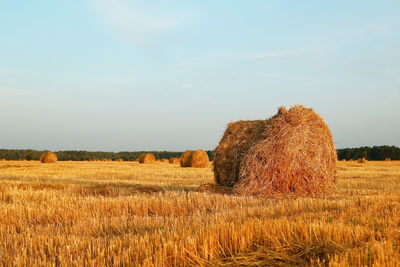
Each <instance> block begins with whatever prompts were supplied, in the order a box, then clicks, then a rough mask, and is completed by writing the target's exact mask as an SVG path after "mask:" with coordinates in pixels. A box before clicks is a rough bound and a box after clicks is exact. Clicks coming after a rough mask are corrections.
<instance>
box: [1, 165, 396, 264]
mask: <svg viewBox="0 0 400 267" xmlns="http://www.w3.org/2000/svg"><path fill="white" fill-rule="evenodd" d="M212 182H213V173H212V169H211V165H210V168H207V169H195V168H180V167H179V165H177V164H168V163H161V162H160V163H159V162H157V163H154V164H138V163H136V162H59V163H57V164H40V163H39V162H34V161H2V162H0V265H2V266H8V265H26V266H50V265H52V266H56V265H57V266H59V265H61V266H82V265H87V266H100V265H130V266H141V265H143V266H174V265H177V266H183V265H205V266H215V265H222V266H240V265H242V266H265V265H267V266H268V265H273V266H296V265H297V266H305V265H313V266H324V265H328V264H329V266H349V265H353V266H363V265H366V266H369V265H376V266H379V265H384V266H396V265H397V266H399V265H400V162H367V163H366V164H359V163H356V162H339V164H338V183H337V190H336V193H335V194H334V195H332V196H329V197H326V198H269V199H265V198H264V199H263V198H247V197H238V196H234V195H231V194H229V192H225V193H223V192H222V193H212V192H196V189H197V188H198V187H199V186H201V185H203V184H207V183H212Z"/></svg>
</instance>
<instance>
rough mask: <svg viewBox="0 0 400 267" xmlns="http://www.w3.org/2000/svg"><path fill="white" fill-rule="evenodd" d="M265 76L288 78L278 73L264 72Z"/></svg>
mask: <svg viewBox="0 0 400 267" xmlns="http://www.w3.org/2000/svg"><path fill="white" fill-rule="evenodd" d="M262 76H263V77H264V78H274V79H284V78H286V77H285V76H283V75H281V74H277V73H264V74H263V75H262Z"/></svg>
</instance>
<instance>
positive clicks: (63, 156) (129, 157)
mask: <svg viewBox="0 0 400 267" xmlns="http://www.w3.org/2000/svg"><path fill="white" fill-rule="evenodd" d="M44 152H45V151H43V150H32V149H22V150H17V149H0V159H6V160H23V159H26V160H39V159H40V156H41V155H42V154H43V153H44ZM206 152H207V154H208V157H209V158H210V160H212V159H213V151H211V150H207V151H206ZM55 153H56V155H57V158H58V160H62V161H63V160H73V161H82V160H96V159H97V160H103V159H108V160H116V159H123V160H124V161H134V160H136V159H138V158H139V156H140V155H141V154H145V153H153V154H154V156H155V157H156V159H169V158H174V157H176V158H179V157H180V156H181V155H182V153H183V152H172V151H135V152H127V151H123V152H102V151H94V152H93V151H76V150H67V151H57V152H55ZM337 154H338V159H339V160H342V159H346V160H349V159H353V160H357V159H359V158H366V159H367V160H385V159H387V158H390V159H391V160H400V148H398V147H396V146H373V147H368V146H363V147H357V148H342V149H338V150H337Z"/></svg>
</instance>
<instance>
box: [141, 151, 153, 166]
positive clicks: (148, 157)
mask: <svg viewBox="0 0 400 267" xmlns="http://www.w3.org/2000/svg"><path fill="white" fill-rule="evenodd" d="M155 161H156V157H155V156H154V155H153V154H152V153H147V154H142V155H140V157H139V163H141V164H143V163H145V164H147V163H154V162H155Z"/></svg>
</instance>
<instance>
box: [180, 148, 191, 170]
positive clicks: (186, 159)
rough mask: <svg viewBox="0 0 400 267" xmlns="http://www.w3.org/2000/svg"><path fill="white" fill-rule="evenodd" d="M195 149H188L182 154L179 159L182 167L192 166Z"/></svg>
mask: <svg viewBox="0 0 400 267" xmlns="http://www.w3.org/2000/svg"><path fill="white" fill-rule="evenodd" d="M193 153H194V151H193V150H186V151H185V152H183V154H182V155H181V156H180V158H179V161H180V163H181V167H190V162H191V161H192V155H193Z"/></svg>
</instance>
